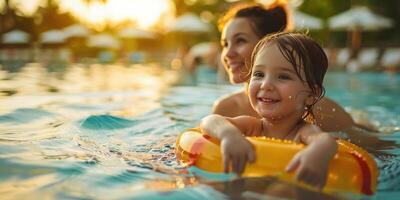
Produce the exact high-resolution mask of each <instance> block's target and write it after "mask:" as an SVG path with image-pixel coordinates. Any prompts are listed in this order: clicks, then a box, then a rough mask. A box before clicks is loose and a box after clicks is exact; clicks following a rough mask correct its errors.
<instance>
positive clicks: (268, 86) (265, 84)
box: [261, 75, 274, 90]
mask: <svg viewBox="0 0 400 200" xmlns="http://www.w3.org/2000/svg"><path fill="white" fill-rule="evenodd" d="M261 89H263V90H273V89H274V84H273V78H272V77H270V76H267V75H266V76H265V77H264V79H263V81H262V83H261Z"/></svg>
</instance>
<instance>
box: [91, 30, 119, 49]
mask: <svg viewBox="0 0 400 200" xmlns="http://www.w3.org/2000/svg"><path fill="white" fill-rule="evenodd" d="M87 45H88V46H90V47H99V48H110V49H117V48H119V47H120V42H119V41H118V40H117V39H115V38H114V37H113V36H112V35H110V34H106V33H103V34H98V35H93V36H90V37H89V39H88V42H87Z"/></svg>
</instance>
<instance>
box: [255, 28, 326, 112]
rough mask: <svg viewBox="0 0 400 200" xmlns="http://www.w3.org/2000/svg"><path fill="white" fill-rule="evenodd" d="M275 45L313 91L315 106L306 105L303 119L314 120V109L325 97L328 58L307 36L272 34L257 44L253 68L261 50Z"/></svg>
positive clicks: (283, 33) (282, 33)
mask: <svg viewBox="0 0 400 200" xmlns="http://www.w3.org/2000/svg"><path fill="white" fill-rule="evenodd" d="M273 44H276V45H277V46H278V48H279V50H280V52H281V53H282V55H283V57H284V58H285V59H286V60H287V61H288V62H289V63H290V64H291V65H292V66H293V69H294V70H295V72H296V73H297V76H298V77H299V78H300V80H302V81H303V82H306V83H307V85H308V87H309V88H310V89H311V93H312V95H314V97H315V100H314V102H313V104H311V105H305V106H306V107H307V112H306V113H305V116H303V119H305V118H307V116H308V115H311V117H312V118H314V115H313V113H312V107H313V106H314V104H315V103H316V102H317V101H319V100H320V99H321V98H322V97H323V96H324V95H325V88H324V86H323V80H324V76H325V73H326V71H327V69H328V58H327V56H326V54H325V52H324V50H323V49H322V47H321V46H320V45H319V44H318V43H317V42H316V41H315V40H313V39H312V38H310V37H308V36H307V35H305V34H300V33H288V32H286V33H285V32H281V33H276V34H271V35H267V36H265V37H264V38H262V39H261V40H260V41H259V42H258V43H257V45H256V47H255V48H254V50H253V53H252V56H251V66H253V65H254V59H255V57H256V56H257V54H258V53H259V52H260V51H261V49H262V48H263V47H265V46H267V45H268V46H269V45H273ZM302 70H304V76H305V77H304V78H305V80H304V78H303V77H302V75H301V74H302ZM250 73H252V72H250Z"/></svg>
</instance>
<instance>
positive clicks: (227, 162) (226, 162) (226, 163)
mask: <svg viewBox="0 0 400 200" xmlns="http://www.w3.org/2000/svg"><path fill="white" fill-rule="evenodd" d="M223 159H224V172H225V173H228V172H229V165H230V161H231V159H230V156H229V155H225V156H224V158H223Z"/></svg>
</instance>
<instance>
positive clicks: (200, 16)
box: [0, 0, 400, 76]
mask: <svg viewBox="0 0 400 200" xmlns="http://www.w3.org/2000/svg"><path fill="white" fill-rule="evenodd" d="M237 2H239V1H236V0H225V1H218V0H152V1H146V0H0V38H1V42H0V65H1V67H2V69H3V70H7V71H18V70H19V69H20V68H21V67H23V66H24V65H26V63H40V64H41V65H43V66H47V67H49V68H51V69H54V70H57V69H58V68H63V67H65V66H67V65H68V64H71V63H86V64H88V63H122V64H134V63H148V62H156V63H159V64H160V65H162V66H163V67H167V68H172V69H176V70H179V69H182V68H183V66H184V65H186V66H190V65H193V64H195V63H196V62H197V63H198V62H207V63H208V65H213V66H212V67H215V68H216V70H218V69H217V68H218V65H219V63H218V52H219V33H218V31H217V28H216V23H217V20H218V18H219V17H220V16H221V15H222V14H223V13H224V11H226V10H227V8H228V7H229V6H231V5H232V4H234V3H237ZM247 2H253V1H247ZM255 2H259V3H262V4H266V5H267V4H270V3H272V2H274V1H273V0H258V1H255ZM288 4H289V9H290V11H291V15H292V18H293V22H292V28H293V29H294V30H297V31H302V32H309V34H310V35H311V36H312V37H313V38H315V39H317V40H318V41H320V42H321V43H322V44H323V47H324V48H325V50H326V52H327V54H328V56H329V59H330V64H331V65H330V67H331V69H332V70H335V69H336V70H347V71H365V70H367V71H368V70H373V71H383V70H386V71H390V72H395V71H398V69H399V64H400V26H399V23H400V22H399V21H400V2H399V1H396V0H386V1H379V0H326V1H312V0H289V1H288ZM220 71H221V73H223V70H220ZM221 76H223V75H221Z"/></svg>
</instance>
